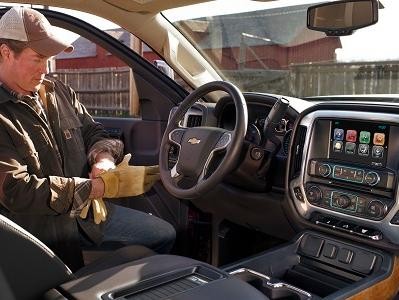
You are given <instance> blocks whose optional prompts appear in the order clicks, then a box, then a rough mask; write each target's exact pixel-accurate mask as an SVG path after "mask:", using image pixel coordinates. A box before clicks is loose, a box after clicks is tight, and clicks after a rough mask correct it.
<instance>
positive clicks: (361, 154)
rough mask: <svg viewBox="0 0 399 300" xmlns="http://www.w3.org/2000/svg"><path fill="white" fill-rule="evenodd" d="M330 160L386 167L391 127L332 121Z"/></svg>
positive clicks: (377, 124)
mask: <svg viewBox="0 0 399 300" xmlns="http://www.w3.org/2000/svg"><path fill="white" fill-rule="evenodd" d="M331 125H332V126H331V134H330V155H329V156H330V158H333V159H338V160H343V161H349V162H355V163H363V164H368V165H373V166H381V167H385V165H386V161H387V154H388V139H389V125H387V124H379V123H369V122H358V121H346V120H345V121H342V120H332V121H331Z"/></svg>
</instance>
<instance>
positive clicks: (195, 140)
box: [188, 137, 201, 145]
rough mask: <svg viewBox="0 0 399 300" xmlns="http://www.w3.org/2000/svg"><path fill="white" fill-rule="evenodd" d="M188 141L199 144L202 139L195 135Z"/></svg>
mask: <svg viewBox="0 0 399 300" xmlns="http://www.w3.org/2000/svg"><path fill="white" fill-rule="evenodd" d="M188 142H189V143H190V144H191V145H195V144H199V143H200V142H201V140H199V139H197V138H195V137H193V138H191V139H189V140H188Z"/></svg>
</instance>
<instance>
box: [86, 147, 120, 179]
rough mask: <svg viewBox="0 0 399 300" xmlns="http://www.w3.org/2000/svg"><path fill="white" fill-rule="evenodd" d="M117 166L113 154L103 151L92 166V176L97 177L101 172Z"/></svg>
mask: <svg viewBox="0 0 399 300" xmlns="http://www.w3.org/2000/svg"><path fill="white" fill-rule="evenodd" d="M113 168H115V160H114V158H113V157H112V155H111V154H109V153H107V152H101V153H99V154H97V156H96V162H95V163H94V164H93V166H92V167H91V173H90V178H92V179H93V178H97V177H98V176H99V175H100V174H101V173H103V172H105V171H108V170H110V169H113Z"/></svg>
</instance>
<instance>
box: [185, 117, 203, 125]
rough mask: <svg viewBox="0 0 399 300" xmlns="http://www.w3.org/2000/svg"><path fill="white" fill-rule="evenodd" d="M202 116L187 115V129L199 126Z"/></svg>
mask: <svg viewBox="0 0 399 300" xmlns="http://www.w3.org/2000/svg"><path fill="white" fill-rule="evenodd" d="M201 123H202V116H201V115H188V118H187V127H198V126H201Z"/></svg>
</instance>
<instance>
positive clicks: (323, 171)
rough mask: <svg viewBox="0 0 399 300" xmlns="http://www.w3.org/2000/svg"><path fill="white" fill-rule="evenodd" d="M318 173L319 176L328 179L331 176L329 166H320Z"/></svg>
mask: <svg viewBox="0 0 399 300" xmlns="http://www.w3.org/2000/svg"><path fill="white" fill-rule="evenodd" d="M318 171H319V174H320V175H321V176H323V177H328V176H329V175H330V174H331V167H330V165H329V164H321V165H320V166H319V170H318Z"/></svg>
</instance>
